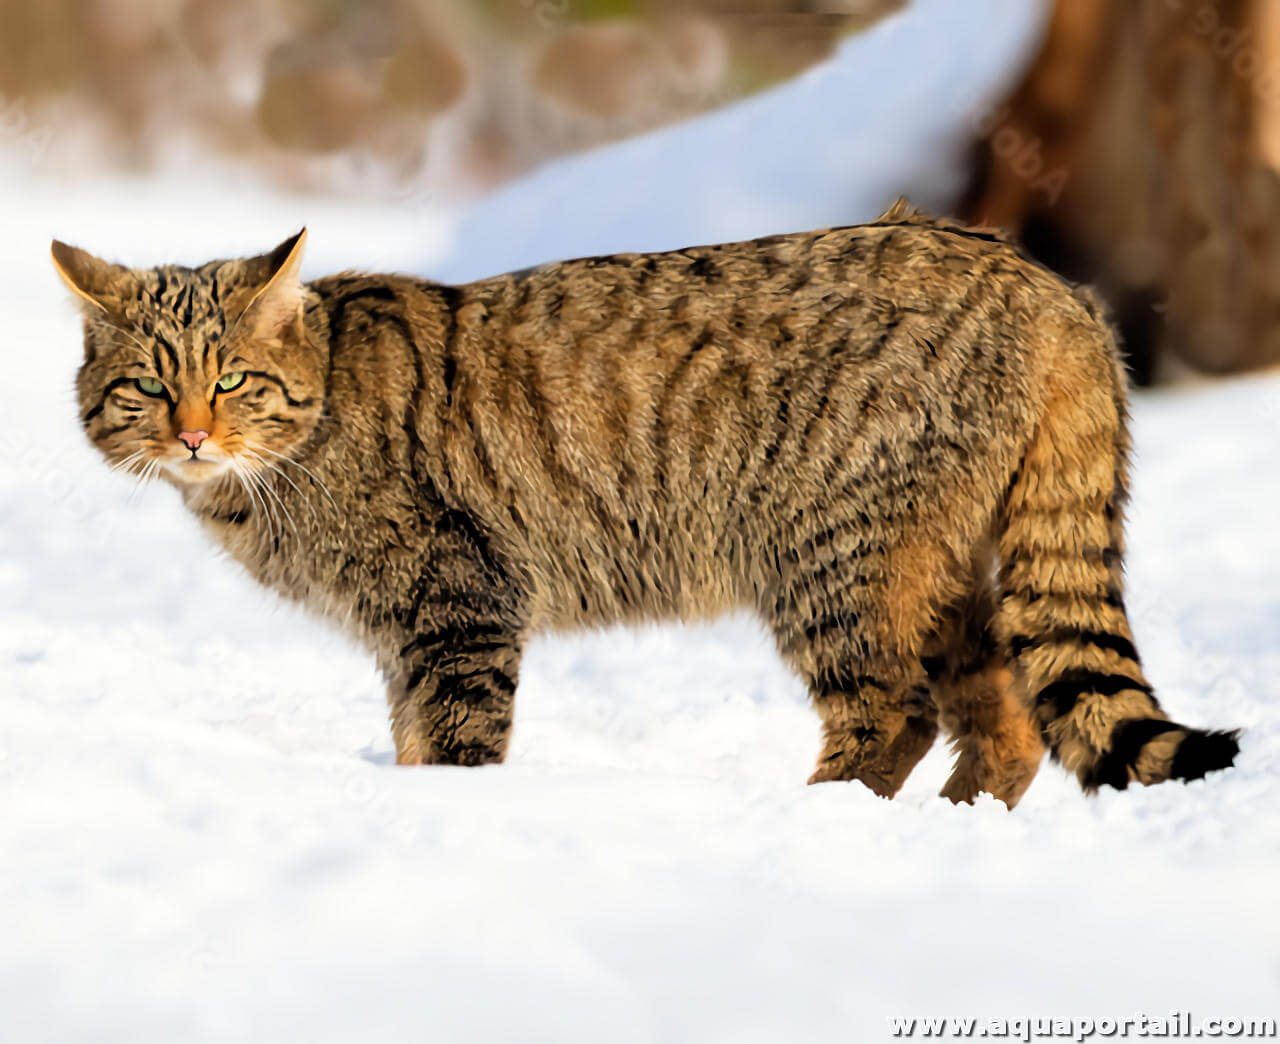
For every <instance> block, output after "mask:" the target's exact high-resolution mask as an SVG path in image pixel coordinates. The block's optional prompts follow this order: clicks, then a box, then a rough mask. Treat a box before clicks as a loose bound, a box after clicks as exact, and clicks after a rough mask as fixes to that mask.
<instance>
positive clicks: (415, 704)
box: [390, 617, 521, 765]
mask: <svg viewBox="0 0 1280 1044" xmlns="http://www.w3.org/2000/svg"><path fill="white" fill-rule="evenodd" d="M520 653H521V637H520V635H519V633H518V631H517V630H516V629H515V628H513V627H512V626H511V624H510V623H509V622H504V621H499V620H496V619H493V620H491V619H483V618H476V617H471V618H467V619H459V620H455V621H452V622H450V623H447V624H444V625H441V626H438V627H432V628H430V629H424V630H422V631H420V632H419V633H417V634H415V635H413V636H412V637H411V638H410V639H409V640H408V641H407V642H406V644H405V645H404V648H403V649H401V651H400V672H399V677H397V678H396V679H395V680H393V682H392V685H391V692H390V700H391V728H392V733H393V735H394V737H395V743H396V761H397V763H399V764H401V765H486V764H490V763H493V762H499V761H502V760H503V758H505V757H506V754H507V746H508V743H509V741H510V738H511V722H512V716H513V713H514V708H515V694H516V680H517V677H518V675H519V670H520Z"/></svg>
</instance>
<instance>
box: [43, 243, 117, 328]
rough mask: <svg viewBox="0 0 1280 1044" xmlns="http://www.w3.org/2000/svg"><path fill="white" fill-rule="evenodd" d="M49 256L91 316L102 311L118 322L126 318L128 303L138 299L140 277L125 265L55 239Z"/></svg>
mask: <svg viewBox="0 0 1280 1044" xmlns="http://www.w3.org/2000/svg"><path fill="white" fill-rule="evenodd" d="M50 253H51V254H52V255H53V267H54V268H55V269H57V271H58V275H60V276H61V277H62V281H63V282H64V283H66V284H67V286H68V287H70V288H71V292H72V293H74V294H75V295H76V296H77V297H78V298H80V300H81V301H82V302H83V303H84V304H86V305H88V306H89V309H90V313H91V314H92V313H93V312H101V313H105V315H106V316H107V317H108V318H111V319H119V318H121V317H122V316H123V315H124V308H125V304H126V303H127V302H128V301H131V300H134V299H135V298H136V297H137V296H138V278H137V276H136V275H134V273H133V271H132V270H131V269H128V268H125V267H124V266H123V265H113V264H112V263H111V262H110V261H103V260H101V259H100V258H96V257H94V256H93V255H92V254H90V253H88V252H87V251H84V250H81V249H79V248H78V247H73V246H67V244H66V243H62V242H59V241H58V240H56V239H55V240H54V241H53V246H52V247H51V248H50Z"/></svg>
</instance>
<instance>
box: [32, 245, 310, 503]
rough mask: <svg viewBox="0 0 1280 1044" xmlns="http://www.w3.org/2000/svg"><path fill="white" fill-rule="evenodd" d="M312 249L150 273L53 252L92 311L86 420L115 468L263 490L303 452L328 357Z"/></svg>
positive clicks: (80, 382) (84, 388) (63, 250)
mask: <svg viewBox="0 0 1280 1044" xmlns="http://www.w3.org/2000/svg"><path fill="white" fill-rule="evenodd" d="M304 242H305V232H304V233H299V234H298V235H297V236H295V237H293V238H292V239H290V240H287V241H286V242H284V243H282V244H281V245H280V246H279V247H277V248H276V250H274V251H272V252H271V253H270V254H266V255H263V256H261V257H257V258H251V259H249V260H235V261H214V262H210V263H209V264H207V265H204V266H202V267H200V268H197V269H190V268H182V267H177V266H166V267H162V268H154V269H143V270H135V269H129V268H123V267H121V266H118V265H113V264H109V263H108V262H104V261H100V260H98V259H97V258H94V257H92V256H91V255H89V254H86V253H85V252H83V251H80V250H76V249H75V248H72V247H68V246H65V245H64V244H61V243H55V244H54V246H53V257H54V262H55V265H56V266H57V268H58V271H59V274H61V275H62V277H63V279H64V280H65V281H66V282H67V284H68V285H69V286H70V287H71V289H72V290H73V291H74V292H75V293H76V294H77V296H79V297H80V298H81V300H82V301H83V302H84V306H85V361H84V364H83V366H82V367H81V369H80V372H79V376H78V379H77V391H78V393H79V400H80V419H81V423H82V425H83V426H84V429H85V433H86V434H87V435H88V436H89V439H90V440H91V441H92V442H93V443H94V445H96V446H97V447H98V449H99V450H100V451H101V452H102V453H103V455H104V456H105V457H106V458H107V460H108V461H109V462H110V463H112V464H113V465H116V466H118V467H120V468H121V469H122V470H127V471H130V472H133V473H135V474H139V475H143V474H148V475H149V474H161V475H163V476H164V477H166V478H169V479H170V480H171V481H174V482H176V483H178V484H179V485H183V486H193V485H199V484H203V483H206V482H209V481H212V480H215V479H219V478H222V477H225V476H236V477H240V478H242V479H243V478H248V479H250V481H252V476H253V474H254V473H256V472H258V471H260V470H272V469H273V468H275V467H278V464H277V463H276V462H278V461H279V460H280V459H281V458H287V457H289V456H290V455H291V454H292V452H293V451H295V450H296V449H297V448H298V447H300V446H301V445H302V444H304V443H305V441H306V440H307V438H308V437H309V436H310V435H311V433H312V432H313V430H314V428H315V425H316V423H317V421H318V420H319V418H320V416H321V413H322V411H323V407H324V399H325V394H326V387H325V380H326V371H327V362H326V358H325V356H326V352H325V349H324V348H323V347H317V346H316V345H315V344H314V343H313V342H312V339H311V338H309V337H308V334H307V329H306V325H305V322H304V310H305V306H306V301H307V292H306V290H305V288H304V287H303V286H302V284H301V283H300V282H299V281H298V268H299V263H300V260H301V254H302V247H303V244H304Z"/></svg>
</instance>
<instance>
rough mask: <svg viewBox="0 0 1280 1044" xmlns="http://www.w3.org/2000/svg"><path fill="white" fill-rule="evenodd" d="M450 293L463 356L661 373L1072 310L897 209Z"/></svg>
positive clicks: (997, 241) (1023, 266)
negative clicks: (697, 360)
mask: <svg viewBox="0 0 1280 1044" xmlns="http://www.w3.org/2000/svg"><path fill="white" fill-rule="evenodd" d="M456 293H457V294H458V309H457V319H458V324H457V331H456V332H457V335H458V337H459V340H460V344H461V345H462V346H463V347H464V348H470V349H471V350H473V351H477V352H482V353H488V352H494V351H498V352H507V353H513V354H515V355H517V356H526V355H530V354H532V355H534V356H536V357H537V358H539V359H540V360H542V361H543V362H549V363H553V364H554V362H555V361H556V356H557V355H563V356H564V357H565V358H566V359H567V360H568V361H570V362H571V363H572V364H573V365H575V366H581V365H583V364H590V363H592V361H593V360H595V357H596V356H601V357H602V359H603V360H605V361H608V362H609V363H610V364H612V363H614V362H616V361H617V360H619V359H629V360H631V361H633V362H635V363H637V364H644V363H645V362H646V361H647V362H648V363H649V364H652V365H655V366H657V367H658V368H659V369H660V370H663V369H666V368H667V367H669V366H670V367H674V366H677V365H679V363H680V361H681V360H683V359H685V358H687V356H688V353H689V350H690V348H693V349H694V350H697V349H700V348H702V347H707V346H710V345H713V344H714V345H717V346H719V347H720V348H721V349H722V350H726V349H727V350H729V351H731V353H732V354H733V355H734V356H735V357H737V358H740V359H742V360H743V361H744V362H746V361H756V362H765V361H773V362H778V363H785V362H786V360H788V359H803V358H804V357H806V356H810V355H813V354H818V355H824V354H829V353H830V352H831V351H833V350H837V349H847V348H849V347H851V346H852V347H855V348H856V347H857V346H859V345H862V344H863V342H865V341H870V342H871V343H873V344H874V343H875V342H876V341H878V340H880V339H881V335H882V333H883V332H884V331H885V330H886V329H888V330H890V331H892V330H895V329H897V328H898V327H899V326H901V325H902V324H904V323H906V324H908V325H916V326H919V327H921V328H924V327H926V326H928V325H930V324H937V325H938V326H940V327H942V328H944V329H945V328H947V327H949V326H950V325H951V324H953V323H954V321H955V320H956V318H957V313H959V312H961V311H969V312H975V311H976V312H979V313H983V314H985V316H986V317H987V318H988V319H989V321H990V325H991V327H992V328H993V332H994V330H995V328H998V327H1000V326H1006V325H1008V324H1009V323H1010V322H1011V321H1014V320H1016V319H1018V318H1019V317H1020V316H1019V313H1020V312H1022V311H1025V310H1027V309H1028V308H1032V309H1034V310H1036V311H1040V310H1043V309H1045V308H1053V307H1054V306H1055V305H1056V306H1058V307H1060V308H1062V309H1064V310H1068V311H1070V310H1072V309H1077V310H1078V301H1077V300H1076V298H1075V296H1074V295H1073V293H1072V291H1071V290H1070V288H1068V287H1067V286H1066V285H1065V284H1064V283H1063V282H1062V281H1061V280H1059V279H1058V278H1057V277H1056V276H1054V275H1052V274H1051V273H1049V272H1048V271H1046V270H1045V269H1043V268H1041V267H1040V266H1039V265H1037V264H1036V263H1035V262H1032V261H1030V260H1028V259H1027V258H1025V257H1024V256H1023V255H1022V254H1021V253H1020V252H1019V251H1018V250H1017V249H1016V248H1015V247H1014V246H1013V245H1012V244H1010V243H1009V242H1007V241H1005V240H1004V239H1003V238H1001V237H1000V236H999V235H997V234H994V233H990V232H986V231H982V230H975V229H969V228H965V227H964V226H961V225H957V224H953V223H950V222H943V221H936V220H934V219H931V218H928V217H925V216H923V215H919V214H916V213H914V212H912V211H910V210H908V209H907V208H905V207H902V206H899V207H895V208H894V209H893V210H891V211H889V213H887V214H886V215H884V216H883V217H882V218H880V219H879V220H878V221H876V222H873V223H871V224H866V225H856V226H849V227H843V228H832V229H823V230H819V231H814V232H806V233H798V234H792V235H781V236H770V237H767V238H763V239H755V240H748V241H743V242H737V243H725V244H716V245H711V246H699V247H690V248H687V249H682V250H677V251H670V252H665V253H654V254H618V255H612V256H606V257H595V258H584V259H579V260H573V261H565V262H557V263H553V264H548V265H544V266H540V267H538V268H534V269H529V270H525V271H522V272H517V273H512V274H509V275H504V276H499V277H496V278H492V279H487V280H483V281H480V282H477V283H473V284H469V285H467V286H464V287H460V288H457V290H456ZM596 361H600V360H596Z"/></svg>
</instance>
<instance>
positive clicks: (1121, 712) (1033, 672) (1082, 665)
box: [996, 381, 1239, 791]
mask: <svg viewBox="0 0 1280 1044" xmlns="http://www.w3.org/2000/svg"><path fill="white" fill-rule="evenodd" d="M1128 448H1129V447H1128V434H1127V431H1126V426H1125V415H1124V404H1123V402H1122V401H1121V400H1120V397H1119V395H1118V393H1116V394H1112V393H1111V392H1110V391H1108V389H1107V388H1105V387H1102V386H1099V385H1098V384H1097V383H1096V382H1094V383H1088V382H1084V381H1081V382H1080V384H1079V386H1078V387H1074V388H1072V389H1070V391H1069V392H1067V393H1063V394H1059V395H1058V396H1057V397H1056V398H1055V399H1054V400H1053V401H1052V402H1051V403H1050V404H1049V407H1048V408H1047V409H1046V411H1045V414H1044V416H1043V418H1042V420H1041V422H1040V425H1039V428H1038V430H1037V432H1036V434H1035V436H1034V437H1033V439H1032V442H1031V445H1030V447H1029V449H1028V450H1027V453H1026V456H1025V458H1024V460H1023V462H1022V465H1021V467H1020V469H1019V471H1018V473H1017V474H1016V475H1015V477H1014V479H1013V482H1012V485H1011V489H1010V493H1009V496H1008V500H1007V503H1006V506H1005V511H1004V517H1003V520H1002V522H1003V525H1002V530H1003V531H1002V534H1001V538H1000V561H1001V566H1000V575H999V578H998V580H999V588H1000V593H1001V603H1000V607H999V610H998V612H997V615H996V628H997V632H998V634H999V637H1000V639H1001V640H1002V642H1004V643H1006V647H1007V648H1008V650H1009V654H1010V658H1011V660H1012V661H1013V663H1014V664H1015V666H1016V674H1017V676H1018V677H1019V679H1020V682H1021V683H1022V684H1023V685H1025V686H1026V688H1025V690H1024V692H1025V694H1026V698H1027V699H1028V701H1029V705H1030V706H1031V708H1032V712H1033V714H1034V715H1035V718H1036V722H1037V724H1038V725H1039V727H1040V730H1041V733H1042V735H1043V737H1044V741H1045V744H1046V745H1047V746H1048V747H1049V750H1050V752H1051V753H1052V754H1053V756H1054V757H1055V758H1057V759H1058V760H1060V761H1061V762H1062V764H1063V765H1064V766H1065V767H1066V768H1067V769H1068V770H1070V771H1072V772H1074V773H1075V774H1076V776H1077V777H1078V778H1079V780H1080V783H1081V785H1082V786H1083V787H1084V788H1085V789H1086V790H1089V791H1093V790H1096V789H1097V788H1098V787H1099V786H1102V785H1103V784H1106V785H1109V786H1112V787H1116V788H1119V789H1124V788H1125V787H1126V786H1128V784H1129V783H1130V782H1131V781H1135V780H1136V781H1137V782H1140V783H1144V784H1151V783H1159V782H1161V781H1163V780H1167V779H1199V778H1200V777H1202V776H1204V775H1205V773H1207V772H1211V771H1213V770H1215V769H1222V768H1228V767H1229V766H1230V765H1231V764H1232V762H1233V761H1234V759H1235V756H1236V754H1237V752H1238V750H1239V746H1238V744H1237V734H1236V733H1233V732H1205V731H1202V730H1199V729H1192V728H1188V727H1186V726H1184V725H1179V724H1176V723H1175V722H1171V721H1169V720H1168V717H1167V715H1166V714H1165V713H1164V712H1163V711H1162V710H1161V709H1160V704H1159V703H1158V702H1157V701H1156V698H1155V696H1154V694H1153V693H1152V691H1151V686H1150V684H1148V682H1147V680H1146V678H1145V677H1144V676H1143V673H1142V667H1141V663H1140V661H1139V658H1138V652H1137V650H1136V649H1135V648H1134V645H1133V634H1132V632H1131V630H1130V628H1129V619H1128V616H1127V615H1126V613H1125V607H1124V576H1123V561H1122V558H1123V553H1124V542H1123V541H1124V533H1123V529H1124V522H1123V509H1124V503H1125V499H1126V494H1127V458H1128Z"/></svg>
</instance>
